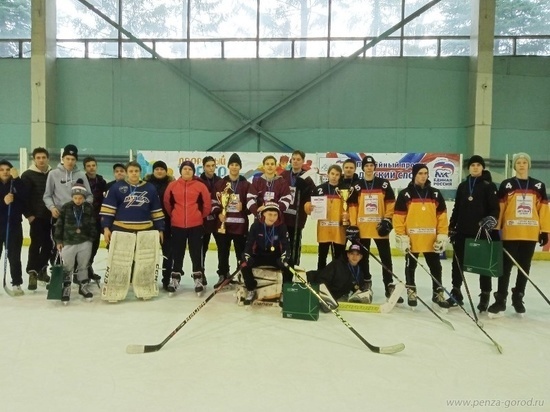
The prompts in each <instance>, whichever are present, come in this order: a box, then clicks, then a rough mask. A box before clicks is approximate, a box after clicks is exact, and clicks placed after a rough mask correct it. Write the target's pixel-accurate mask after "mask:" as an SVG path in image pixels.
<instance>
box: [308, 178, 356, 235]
mask: <svg viewBox="0 0 550 412" xmlns="http://www.w3.org/2000/svg"><path fill="white" fill-rule="evenodd" d="M311 196H325V197H326V198H327V218H326V219H319V220H318V221H317V242H319V243H326V242H334V243H337V244H339V245H345V244H346V229H345V228H344V226H342V222H341V220H342V211H343V209H342V199H340V197H339V196H338V195H337V194H336V193H335V187H334V186H331V185H329V183H328V182H327V183H323V184H322V185H319V186H317V187H316V188H315V189H314V190H313V192H312V193H311ZM304 210H305V211H306V213H308V214H311V202H307V203H306V204H305V205H304ZM350 215H351V212H350Z"/></svg>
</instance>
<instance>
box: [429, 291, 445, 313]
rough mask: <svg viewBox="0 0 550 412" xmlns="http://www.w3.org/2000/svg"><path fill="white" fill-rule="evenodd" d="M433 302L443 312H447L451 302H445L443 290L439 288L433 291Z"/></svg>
mask: <svg viewBox="0 0 550 412" xmlns="http://www.w3.org/2000/svg"><path fill="white" fill-rule="evenodd" d="M432 302H433V303H435V306H436V307H437V308H439V310H441V311H442V312H447V310H448V309H449V302H447V301H446V300H445V296H444V295H443V288H437V289H436V290H434V291H433V296H432Z"/></svg>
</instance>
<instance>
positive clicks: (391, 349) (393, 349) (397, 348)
mask: <svg viewBox="0 0 550 412" xmlns="http://www.w3.org/2000/svg"><path fill="white" fill-rule="evenodd" d="M286 267H287V268H288V269H289V270H290V271H291V272H292V274H293V275H294V276H296V277H297V278H298V280H300V282H302V283H303V284H304V285H305V286H306V287H307V288H308V289H309V291H310V292H311V293H312V294H313V295H314V296H315V297H316V298H317V299H318V300H319V302H321V303H322V304H324V305H325V306H326V307H328V308H330V311H331V312H332V313H333V314H334V315H335V316H336V317H337V318H338V319H340V321H342V323H343V324H344V325H346V326H347V328H348V329H349V330H350V331H351V332H352V333H353V334H354V335H355V336H357V337H358V338H359V340H361V342H363V343H364V344H365V345H366V346H367V347H368V348H369V349H370V350H371V351H372V352H375V353H383V354H391V353H397V352H401V351H402V350H403V349H405V345H404V344H402V343H398V344H397V345H393V346H374V345H372V344H370V343H369V342H367V341H366V340H365V338H363V337H362V336H361V335H360V334H359V332H357V331H356V330H355V329H354V328H353V326H351V325H350V324H349V322H348V321H347V320H345V319H344V318H343V317H342V315H340V313H338V310H336V309H332V308H331V307H330V306H329V305H328V304H327V302H326V301H325V300H324V299H323V298H322V297H321V296H320V295H319V293H317V292H316V291H315V289H313V288H312V287H311V286H310V284H309V283H307V282H306V281H305V280H304V278H303V277H302V276H300V275H299V274H298V272H296V271H295V270H294V269H293V268H292V267H290V266H288V265H287V266H286Z"/></svg>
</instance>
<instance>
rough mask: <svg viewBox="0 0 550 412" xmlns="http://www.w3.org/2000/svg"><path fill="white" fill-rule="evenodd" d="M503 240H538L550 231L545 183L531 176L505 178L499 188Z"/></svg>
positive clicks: (500, 224) (549, 213)
mask: <svg viewBox="0 0 550 412" xmlns="http://www.w3.org/2000/svg"><path fill="white" fill-rule="evenodd" d="M498 198H499V201H500V218H499V222H498V223H499V225H498V227H499V228H500V229H501V230H502V240H528V241H535V242H536V241H538V240H539V234H540V232H546V233H550V211H549V209H548V197H547V195H546V187H545V186H544V183H542V182H541V181H539V180H537V179H533V178H531V177H529V178H528V179H526V180H525V179H517V178H515V177H512V178H510V179H506V180H504V181H503V182H502V183H501V184H500V188H499V190H498Z"/></svg>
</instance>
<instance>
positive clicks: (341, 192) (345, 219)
mask: <svg viewBox="0 0 550 412" xmlns="http://www.w3.org/2000/svg"><path fill="white" fill-rule="evenodd" d="M352 193H353V187H350V188H349V189H340V188H336V194H337V195H338V196H340V199H342V209H343V210H342V226H349V225H350V222H349V212H348V199H349V198H350V196H351V194H352Z"/></svg>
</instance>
